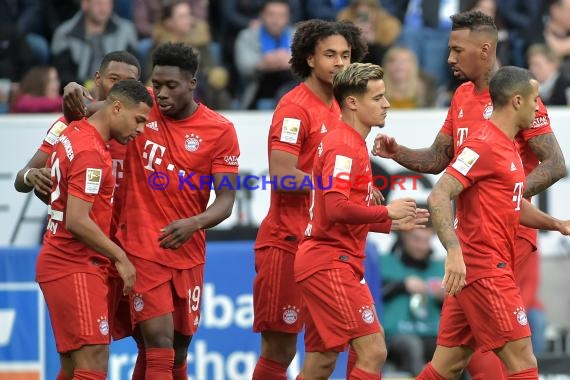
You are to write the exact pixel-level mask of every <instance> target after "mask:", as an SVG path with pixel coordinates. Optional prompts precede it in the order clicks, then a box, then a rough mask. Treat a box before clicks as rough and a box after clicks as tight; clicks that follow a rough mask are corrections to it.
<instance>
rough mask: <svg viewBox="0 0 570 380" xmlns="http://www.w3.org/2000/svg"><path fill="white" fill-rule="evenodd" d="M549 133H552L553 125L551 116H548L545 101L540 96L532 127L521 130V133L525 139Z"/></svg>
mask: <svg viewBox="0 0 570 380" xmlns="http://www.w3.org/2000/svg"><path fill="white" fill-rule="evenodd" d="M548 133H552V127H551V126H550V117H549V116H548V110H547V109H546V107H545V105H544V103H543V102H542V100H541V99H540V98H539V99H538V111H537V112H536V116H535V117H534V121H533V122H532V127H530V128H529V129H525V130H522V131H521V132H520V135H521V137H522V138H523V140H524V141H528V140H530V139H532V138H533V137H536V136H540V135H546V134H548Z"/></svg>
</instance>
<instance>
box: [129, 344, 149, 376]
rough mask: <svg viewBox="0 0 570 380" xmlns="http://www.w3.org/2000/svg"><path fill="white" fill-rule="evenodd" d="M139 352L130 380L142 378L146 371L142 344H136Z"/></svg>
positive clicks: (144, 352)
mask: <svg viewBox="0 0 570 380" xmlns="http://www.w3.org/2000/svg"><path fill="white" fill-rule="evenodd" d="M138 349H139V352H138V354H137V361H136V362H135V368H134V369H133V377H132V380H144V378H145V371H146V351H145V349H144V346H138Z"/></svg>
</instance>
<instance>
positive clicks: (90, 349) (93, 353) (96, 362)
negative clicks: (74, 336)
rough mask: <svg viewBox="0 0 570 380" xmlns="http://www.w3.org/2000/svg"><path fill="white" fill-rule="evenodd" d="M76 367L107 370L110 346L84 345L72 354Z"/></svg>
mask: <svg viewBox="0 0 570 380" xmlns="http://www.w3.org/2000/svg"><path fill="white" fill-rule="evenodd" d="M72 358H73V362H74V363H73V364H74V368H76V369H88V370H94V371H99V372H107V365H108V362H109V346H108V345H106V344H98V345H89V346H83V347H81V349H79V350H78V351H76V352H74V353H73V354H72Z"/></svg>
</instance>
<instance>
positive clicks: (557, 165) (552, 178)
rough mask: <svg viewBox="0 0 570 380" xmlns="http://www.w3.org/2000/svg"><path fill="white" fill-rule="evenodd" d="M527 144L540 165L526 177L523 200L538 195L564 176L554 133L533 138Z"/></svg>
mask: <svg viewBox="0 0 570 380" xmlns="http://www.w3.org/2000/svg"><path fill="white" fill-rule="evenodd" d="M528 144H529V146H530V148H531V150H532V151H533V153H534V154H535V155H536V157H537V158H538V159H539V161H540V164H539V165H538V166H537V167H536V168H534V169H533V170H532V171H531V172H530V173H528V175H527V177H526V189H525V192H524V197H525V198H528V197H532V196H533V195H536V194H538V193H540V192H541V191H543V190H545V189H547V188H548V187H549V186H551V185H552V184H554V183H555V182H556V181H558V180H559V179H560V178H562V177H564V176H565V175H566V163H565V162H564V155H563V154H562V150H561V149H560V146H559V145H558V141H557V140H556V136H554V133H547V134H544V135H539V136H535V137H533V138H531V139H530V140H529V141H528Z"/></svg>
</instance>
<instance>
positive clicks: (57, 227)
mask: <svg viewBox="0 0 570 380" xmlns="http://www.w3.org/2000/svg"><path fill="white" fill-rule="evenodd" d="M48 167H50V168H51V176H52V180H53V185H52V192H51V200H50V206H49V222H48V226H47V230H46V233H45V235H44V244H43V246H42V249H41V251H40V254H39V256H38V261H37V268H36V278H37V280H38V281H39V282H45V281H51V280H55V279H57V278H60V277H63V276H66V275H68V274H71V273H78V272H84V273H85V272H86V273H96V274H102V275H103V274H105V273H106V269H107V267H108V266H109V264H110V260H109V259H108V258H106V257H105V256H103V255H101V254H100V253H98V252H96V251H94V250H92V249H90V248H88V247H87V246H85V244H83V243H81V242H80V241H78V240H76V239H75V238H74V237H73V236H72V235H71V233H69V231H67V230H66V228H65V221H66V209H67V199H68V196H69V195H73V196H75V197H78V198H81V199H82V200H84V201H87V202H91V203H93V207H92V209H91V212H90V213H89V216H90V217H91V219H92V220H93V221H94V222H95V223H96V224H97V225H98V226H99V228H101V230H103V232H105V233H106V234H107V235H109V221H110V220H111V216H112V202H113V192H114V189H115V178H114V176H113V169H112V162H111V155H110V153H109V151H108V148H107V144H106V143H105V141H103V139H102V137H101V135H100V134H99V132H98V131H97V130H96V129H95V128H94V127H93V126H92V125H91V124H89V122H88V121H87V120H86V119H82V120H80V121H78V122H73V123H71V124H70V125H69V127H68V128H66V129H65V131H63V132H62V133H60V135H59V137H58V140H57V142H56V143H55V145H54V151H53V153H52V154H51V157H50V158H49V160H48Z"/></svg>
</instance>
